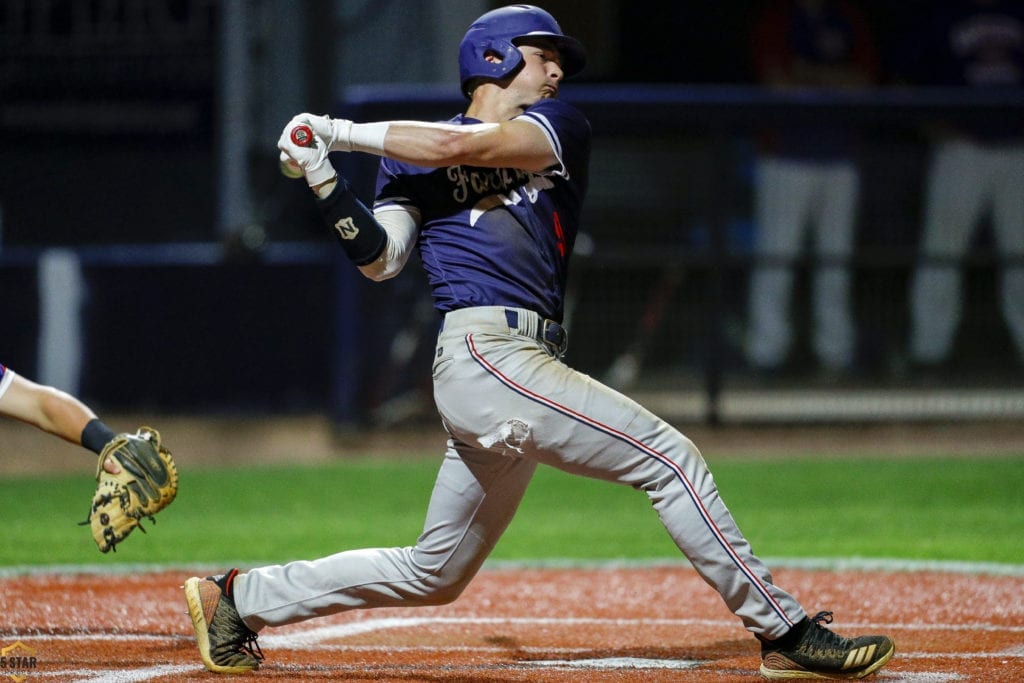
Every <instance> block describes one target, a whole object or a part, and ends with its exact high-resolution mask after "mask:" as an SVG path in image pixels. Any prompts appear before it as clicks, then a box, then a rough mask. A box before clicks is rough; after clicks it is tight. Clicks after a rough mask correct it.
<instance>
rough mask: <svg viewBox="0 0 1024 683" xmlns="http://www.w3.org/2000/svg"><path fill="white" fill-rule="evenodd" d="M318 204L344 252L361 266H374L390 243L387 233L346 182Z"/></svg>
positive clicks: (339, 183)
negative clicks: (372, 264) (370, 264)
mask: <svg viewBox="0 0 1024 683" xmlns="http://www.w3.org/2000/svg"><path fill="white" fill-rule="evenodd" d="M316 204H317V206H318V207H319V209H320V214H321V215H322V216H323V217H324V220H325V221H326V222H327V225H329V226H330V227H331V229H332V230H334V233H335V235H336V236H337V237H338V241H339V242H340V243H341V247H342V249H344V250H345V253H346V254H347V255H348V257H349V258H350V259H352V261H353V262H354V263H355V264H356V265H357V266H364V265H366V264H367V263H371V262H372V261H373V260H374V259H376V258H377V257H378V256H380V255H381V252H383V251H384V248H385V247H386V246H387V243H388V236H387V233H386V232H384V228H382V227H381V226H380V223H378V222H377V219H375V218H374V217H373V214H372V213H370V210H369V209H367V208H366V206H364V205H363V203H362V202H361V201H359V200H358V199H357V198H356V196H355V195H354V194H352V190H351V189H350V188H349V185H348V183H347V182H345V179H344V178H341V177H339V178H338V184H337V185H335V187H334V190H333V191H332V192H331V193H330V194H329V195H327V196H326V197H325V198H323V199H317V200H316Z"/></svg>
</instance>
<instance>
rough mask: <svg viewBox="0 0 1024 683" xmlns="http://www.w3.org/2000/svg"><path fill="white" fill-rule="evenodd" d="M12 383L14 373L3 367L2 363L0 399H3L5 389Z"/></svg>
mask: <svg viewBox="0 0 1024 683" xmlns="http://www.w3.org/2000/svg"><path fill="white" fill-rule="evenodd" d="M13 381H14V373H13V372H11V371H10V370H8V369H7V368H5V367H4V364H3V363H0V398H3V397H4V394H6V393H7V387H9V386H11V382H13Z"/></svg>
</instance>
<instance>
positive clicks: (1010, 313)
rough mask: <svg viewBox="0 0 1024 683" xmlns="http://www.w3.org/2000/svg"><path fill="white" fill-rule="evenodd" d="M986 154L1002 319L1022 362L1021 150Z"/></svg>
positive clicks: (1023, 171)
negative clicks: (1000, 259)
mask: <svg viewBox="0 0 1024 683" xmlns="http://www.w3.org/2000/svg"><path fill="white" fill-rule="evenodd" d="M988 153H989V154H991V155H993V156H994V160H993V161H994V164H993V166H994V172H995V177H994V184H995V202H994V210H993V216H992V217H993V221H992V225H993V228H994V231H995V238H996V243H997V245H998V247H999V252H1000V254H1001V255H1002V256H1004V257H1005V258H1006V259H1007V263H1006V265H1005V266H1004V267H1003V268H1002V273H1001V278H1000V295H1001V298H1002V307H1003V316H1004V317H1005V318H1006V326H1007V327H1008V328H1009V330H1010V334H1011V336H1012V337H1013V340H1014V343H1015V344H1016V347H1017V353H1018V355H1019V357H1020V359H1021V360H1022V361H1024V193H1022V192H1021V188H1020V181H1021V178H1024V147H1021V146H1014V147H1009V148H1007V149H1005V150H992V151H989V152H988Z"/></svg>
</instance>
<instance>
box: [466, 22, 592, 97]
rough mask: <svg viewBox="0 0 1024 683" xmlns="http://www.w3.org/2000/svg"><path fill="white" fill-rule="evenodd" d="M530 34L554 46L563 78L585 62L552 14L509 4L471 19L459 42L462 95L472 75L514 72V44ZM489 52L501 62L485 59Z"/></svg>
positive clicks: (517, 63)
mask: <svg viewBox="0 0 1024 683" xmlns="http://www.w3.org/2000/svg"><path fill="white" fill-rule="evenodd" d="M533 36H537V37H542V38H546V39H549V40H550V41H551V42H552V43H553V44H554V45H555V46H556V47H557V48H558V52H559V54H560V56H561V58H562V71H563V73H564V74H565V77H566V78H569V77H570V76H574V75H576V74H578V73H579V72H580V71H582V70H583V67H584V66H585V65H586V63H587V53H586V50H585V49H584V48H583V44H582V43H581V42H580V41H578V40H576V39H575V38H572V37H570V36H567V35H565V34H564V33H562V29H561V27H560V26H559V25H558V22H557V21H555V18H554V17H553V16H551V15H550V14H548V13H547V12H545V11H544V10H542V9H541V8H540V7H534V6H533V5H509V6H508V7H501V8H499V9H496V10H492V11H490V12H488V13H487V14H484V15H483V16H481V17H480V18H479V19H477V20H476V21H474V22H473V25H472V26H470V27H469V30H468V31H466V35H465V37H464V38H463V39H462V43H461V44H460V45H459V76H460V78H461V81H462V92H463V93H465V95H466V97H469V94H470V93H469V91H468V90H467V87H468V85H469V82H470V81H472V80H473V79H474V78H492V79H495V80H500V79H502V78H506V77H508V76H512V75H514V74H515V73H516V71H518V70H519V68H520V67H521V66H522V64H523V55H522V54H520V52H519V50H518V49H516V46H517V45H518V44H519V41H520V40H522V39H524V38H530V37H533ZM489 52H491V53H494V54H497V55H498V56H499V57H501V61H500V62H489V61H487V59H485V57H486V55H487V54H488V53H489Z"/></svg>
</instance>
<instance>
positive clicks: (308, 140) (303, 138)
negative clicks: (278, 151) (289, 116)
mask: <svg viewBox="0 0 1024 683" xmlns="http://www.w3.org/2000/svg"><path fill="white" fill-rule="evenodd" d="M291 138H292V142H294V143H295V144H296V145H298V146H299V147H314V146H316V141H315V140H314V139H313V130H312V129H311V128H310V127H309V126H307V125H305V124H302V125H298V126H295V127H294V128H292V132H291Z"/></svg>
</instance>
